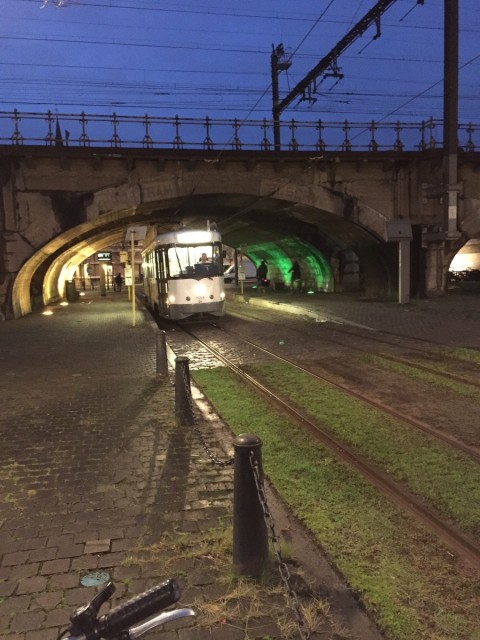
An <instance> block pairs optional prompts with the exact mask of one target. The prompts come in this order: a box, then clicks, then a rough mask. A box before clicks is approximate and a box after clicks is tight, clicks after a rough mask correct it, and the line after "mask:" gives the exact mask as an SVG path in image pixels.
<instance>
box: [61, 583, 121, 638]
mask: <svg viewBox="0 0 480 640" xmlns="http://www.w3.org/2000/svg"><path fill="white" fill-rule="evenodd" d="M114 593H115V585H114V584H113V582H109V583H108V584H107V585H106V586H105V588H103V589H102V590H101V591H100V592H99V593H97V595H96V596H95V597H94V598H93V599H92V600H91V601H90V602H89V603H88V604H85V605H83V606H81V607H79V608H78V609H76V610H75V611H74V612H73V613H72V615H71V616H70V622H71V623H72V625H71V632H72V634H73V635H80V634H85V635H87V634H88V633H89V632H90V631H92V630H93V629H94V627H95V624H96V622H97V617H98V612H99V611H100V607H101V606H102V604H103V603H104V602H106V601H107V600H109V599H110V598H111V597H112V595H113V594H114Z"/></svg>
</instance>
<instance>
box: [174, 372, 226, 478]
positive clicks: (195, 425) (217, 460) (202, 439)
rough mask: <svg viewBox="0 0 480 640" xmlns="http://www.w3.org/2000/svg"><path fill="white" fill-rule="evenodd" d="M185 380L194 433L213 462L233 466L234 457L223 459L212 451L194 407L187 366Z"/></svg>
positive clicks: (222, 465)
mask: <svg viewBox="0 0 480 640" xmlns="http://www.w3.org/2000/svg"><path fill="white" fill-rule="evenodd" d="M183 382H184V384H185V391H186V394H187V401H188V406H189V407H190V412H191V415H192V419H193V431H194V433H195V434H196V435H197V437H198V439H199V440H200V442H201V443H202V445H203V448H204V449H205V451H206V453H207V455H208V457H209V458H210V460H211V461H212V462H213V464H216V465H217V466H218V467H229V466H231V465H232V464H233V463H234V459H233V458H229V459H228V460H221V459H220V458H219V457H218V456H217V455H216V454H215V453H214V452H213V451H212V449H211V448H210V446H209V444H208V443H207V441H206V440H205V436H204V435H203V433H202V432H201V431H200V427H199V424H198V420H197V419H196V417H195V409H194V404H193V397H192V389H191V387H190V380H189V379H188V377H187V368H186V367H184V368H183Z"/></svg>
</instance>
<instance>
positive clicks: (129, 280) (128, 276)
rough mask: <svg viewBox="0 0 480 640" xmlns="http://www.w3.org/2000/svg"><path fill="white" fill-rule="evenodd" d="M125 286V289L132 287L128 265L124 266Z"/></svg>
mask: <svg viewBox="0 0 480 640" xmlns="http://www.w3.org/2000/svg"><path fill="white" fill-rule="evenodd" d="M125 284H126V286H127V287H131V286H132V266H131V265H130V264H127V265H125Z"/></svg>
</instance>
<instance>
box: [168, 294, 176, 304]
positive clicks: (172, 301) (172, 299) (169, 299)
mask: <svg viewBox="0 0 480 640" xmlns="http://www.w3.org/2000/svg"><path fill="white" fill-rule="evenodd" d="M168 301H169V302H170V304H173V303H174V302H175V296H174V295H173V293H171V294H170V295H169V296H168Z"/></svg>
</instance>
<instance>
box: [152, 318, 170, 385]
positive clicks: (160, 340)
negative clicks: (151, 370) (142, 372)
mask: <svg viewBox="0 0 480 640" xmlns="http://www.w3.org/2000/svg"><path fill="white" fill-rule="evenodd" d="M155 337H156V346H157V368H156V372H157V378H166V377H167V376H168V359H167V342H166V338H165V331H162V330H161V329H157V330H156V332H155Z"/></svg>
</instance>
